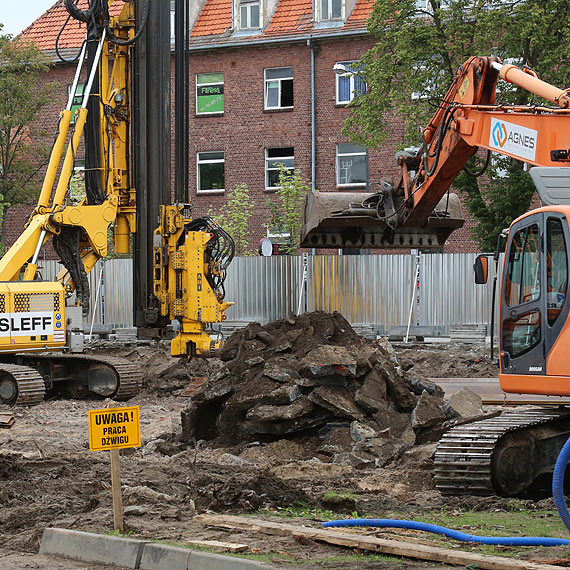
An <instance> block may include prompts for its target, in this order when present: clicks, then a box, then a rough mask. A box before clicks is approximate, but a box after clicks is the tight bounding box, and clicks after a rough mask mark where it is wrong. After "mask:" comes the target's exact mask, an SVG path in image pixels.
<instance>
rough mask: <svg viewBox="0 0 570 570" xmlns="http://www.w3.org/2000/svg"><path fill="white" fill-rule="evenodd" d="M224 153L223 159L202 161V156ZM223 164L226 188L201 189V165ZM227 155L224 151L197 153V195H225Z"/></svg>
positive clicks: (202, 151)
mask: <svg viewBox="0 0 570 570" xmlns="http://www.w3.org/2000/svg"><path fill="white" fill-rule="evenodd" d="M214 152H215V153H222V155H223V157H222V158H212V159H202V160H200V155H201V154H209V153H214ZM220 163H221V164H223V165H224V188H207V189H204V190H202V189H200V165H202V164H220ZM225 166H226V153H225V152H224V151H223V150H201V151H198V152H196V194H223V193H224V192H225V191H226V189H225V185H226V170H225Z"/></svg>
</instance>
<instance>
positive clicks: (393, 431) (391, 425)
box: [374, 410, 416, 445]
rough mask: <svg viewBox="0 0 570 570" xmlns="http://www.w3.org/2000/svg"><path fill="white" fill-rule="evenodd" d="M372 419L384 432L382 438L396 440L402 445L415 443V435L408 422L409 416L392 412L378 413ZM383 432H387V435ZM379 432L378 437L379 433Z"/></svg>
mask: <svg viewBox="0 0 570 570" xmlns="http://www.w3.org/2000/svg"><path fill="white" fill-rule="evenodd" d="M374 419H375V420H376V422H377V423H378V425H379V427H380V429H381V430H382V431H383V432H384V434H383V437H386V438H398V439H399V440H401V441H402V442H403V443H406V444H410V445H413V444H414V443H415V441H416V434H415V432H414V430H413V428H412V424H411V422H410V415H409V414H403V413H399V412H393V411H389V410H387V411H382V412H378V413H377V414H376V415H375V416H374ZM385 430H388V431H387V433H386V432H385ZM382 431H381V432H379V435H380V433H382Z"/></svg>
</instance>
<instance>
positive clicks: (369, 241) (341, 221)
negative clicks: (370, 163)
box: [301, 192, 464, 249]
mask: <svg viewBox="0 0 570 570" xmlns="http://www.w3.org/2000/svg"><path fill="white" fill-rule="evenodd" d="M379 200H380V197H379V195H378V194H375V193H364V192H310V193H309V194H308V195H307V197H306V199H305V204H304V211H303V227H302V230H301V247H310V248H331V249H346V248H366V249H368V248H370V249H374V248H380V249H394V248H398V249H409V248H421V249H439V248H441V247H443V244H444V243H445V241H446V240H447V238H448V237H449V235H450V234H451V232H453V231H454V230H456V229H457V228H460V227H462V226H463V222H464V220H463V218H462V216H461V206H460V204H459V198H458V197H457V195H455V194H449V195H446V196H445V197H444V198H442V200H441V201H440V202H439V204H438V205H437V206H436V208H435V209H434V211H433V213H432V215H431V216H429V218H428V219H427V222H426V224H425V225H423V226H421V227H411V226H406V225H405V224H404V225H403V226H402V227H397V228H392V227H390V225H389V224H390V221H391V220H390V218H384V220H383V219H381V218H380V217H379V216H378V214H377V204H378V203H379ZM394 225H395V224H394Z"/></svg>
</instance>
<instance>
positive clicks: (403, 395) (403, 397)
mask: <svg viewBox="0 0 570 570" xmlns="http://www.w3.org/2000/svg"><path fill="white" fill-rule="evenodd" d="M376 366H377V367H378V370H379V372H380V373H381V374H382V376H383V377H384V380H385V381H386V392H387V394H388V396H389V397H390V399H391V400H392V402H394V404H395V406H396V408H397V409H398V410H401V411H406V412H409V411H411V410H413V409H414V408H415V406H416V403H417V400H416V396H414V394H412V393H411V392H410V390H409V389H408V387H407V386H406V383H405V382H404V379H403V378H402V377H401V376H400V375H399V374H398V373H397V372H396V370H394V369H390V368H389V367H388V366H384V365H383V364H381V363H380V362H378V363H377V365H376Z"/></svg>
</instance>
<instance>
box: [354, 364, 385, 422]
mask: <svg viewBox="0 0 570 570" xmlns="http://www.w3.org/2000/svg"><path fill="white" fill-rule="evenodd" d="M354 401H355V402H356V403H357V404H358V405H359V406H360V407H361V408H362V409H363V410H365V411H367V412H369V413H371V414H374V413H376V412H378V411H379V410H386V409H387V408H388V402H387V399H386V380H384V376H383V375H382V374H381V373H380V371H379V368H378V366H377V365H376V366H375V367H374V368H373V369H372V370H371V371H370V372H369V373H368V374H367V375H366V378H365V379H364V383H363V384H362V386H361V387H360V388H359V389H358V390H357V391H356V394H355V395H354Z"/></svg>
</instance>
